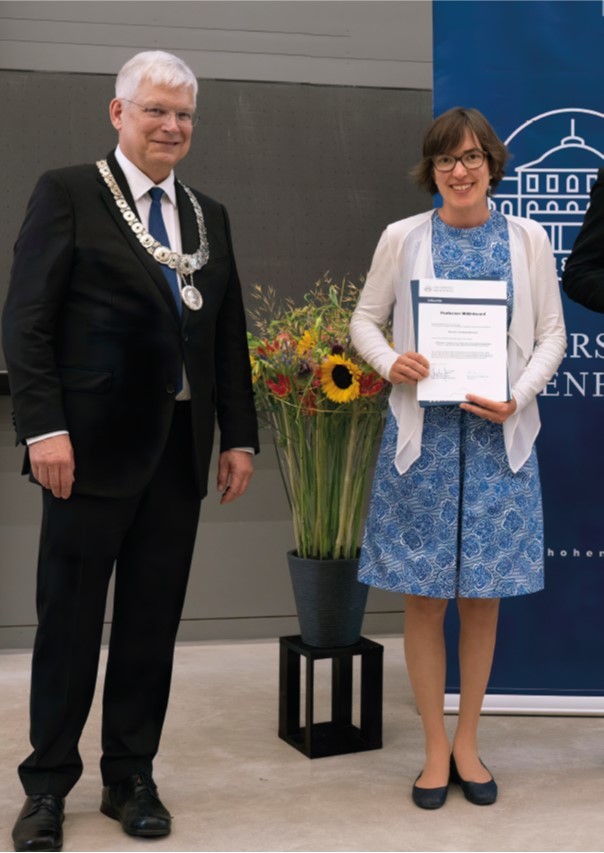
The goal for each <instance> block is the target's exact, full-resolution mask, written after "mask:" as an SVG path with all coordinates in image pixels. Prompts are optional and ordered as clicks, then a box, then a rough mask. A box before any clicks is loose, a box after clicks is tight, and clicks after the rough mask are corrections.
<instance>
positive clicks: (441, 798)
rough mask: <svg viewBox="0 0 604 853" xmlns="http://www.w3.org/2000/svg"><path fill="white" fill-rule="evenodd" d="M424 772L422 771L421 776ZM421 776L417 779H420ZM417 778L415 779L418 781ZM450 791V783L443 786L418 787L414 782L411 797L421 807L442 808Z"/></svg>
mask: <svg viewBox="0 0 604 853" xmlns="http://www.w3.org/2000/svg"><path fill="white" fill-rule="evenodd" d="M421 775H422V774H421V773H420V774H419V776H421ZM419 776H418V777H417V779H419ZM417 779H416V780H415V781H416V782H417ZM448 793H449V784H448V783H447V784H446V785H444V786H443V787H442V788H418V787H417V785H416V784H415V783H414V785H413V790H412V791H411V797H412V798H413V802H414V803H415V805H416V806H419V808H420V809H440V808H442V806H444V804H445V801H446V799H447V794H448Z"/></svg>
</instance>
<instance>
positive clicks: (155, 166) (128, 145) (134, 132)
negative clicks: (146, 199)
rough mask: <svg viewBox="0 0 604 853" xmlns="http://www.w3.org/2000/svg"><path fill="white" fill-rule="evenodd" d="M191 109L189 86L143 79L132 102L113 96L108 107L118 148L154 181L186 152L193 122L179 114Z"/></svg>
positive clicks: (158, 179)
mask: <svg viewBox="0 0 604 853" xmlns="http://www.w3.org/2000/svg"><path fill="white" fill-rule="evenodd" d="M194 112H195V101H194V99H193V91H192V89H191V88H190V87H189V86H183V87H182V88H178V89H171V88H168V87H167V86H155V85H153V84H152V83H150V82H148V81H146V80H143V82H142V83H141V85H140V86H139V88H138V91H137V92H136V95H135V96H134V98H133V99H132V101H129V100H126V98H114V100H113V101H111V104H110V106H109V115H110V117H111V123H112V124H113V126H114V127H115V129H116V130H117V131H118V133H119V140H120V148H121V149H122V151H123V152H124V154H125V155H126V157H127V158H128V159H129V160H130V161H131V162H132V163H134V165H135V166H138V168H139V169H140V170H141V172H144V173H145V175H147V176H148V177H149V178H151V180H152V181H153V182H154V183H156V184H158V183H160V182H161V181H163V180H164V178H166V177H167V176H168V175H169V173H170V171H171V170H172V169H173V168H174V166H175V165H176V164H177V163H178V162H180V160H182V159H183V157H185V156H186V155H187V153H188V151H189V148H190V147H191V137H192V135H193V125H192V124H191V123H190V122H187V121H182V117H183V116H184V115H185V114H187V113H188V114H190V115H191V114H193V113H194ZM154 113H158V114H159V117H158V115H157V114H156V115H154Z"/></svg>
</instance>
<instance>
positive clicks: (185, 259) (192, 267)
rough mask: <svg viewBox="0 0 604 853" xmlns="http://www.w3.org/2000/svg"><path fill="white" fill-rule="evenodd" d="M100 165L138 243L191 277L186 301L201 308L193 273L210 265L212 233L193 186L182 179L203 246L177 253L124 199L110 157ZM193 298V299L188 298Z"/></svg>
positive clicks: (185, 297) (195, 307)
mask: <svg viewBox="0 0 604 853" xmlns="http://www.w3.org/2000/svg"><path fill="white" fill-rule="evenodd" d="M96 165H97V168H98V170H99V172H100V174H101V177H102V178H103V180H104V181H105V183H106V184H107V186H108V187H109V189H110V191H111V194H112V195H113V198H114V200H115V203H116V205H117V207H118V209H119V211H120V213H121V214H122V216H123V217H124V219H125V221H126V222H127V223H128V225H129V226H130V229H131V230H132V232H133V234H134V235H135V237H136V239H137V240H138V242H139V243H140V244H141V246H143V248H145V249H146V250H147V252H148V253H149V254H150V255H151V256H152V257H153V258H154V259H155V260H156V261H157V262H158V263H160V264H165V265H166V266H168V267H170V268H171V269H173V270H176V271H177V272H178V273H179V274H180V275H181V276H182V277H183V279H184V277H185V276H187V275H188V276H190V279H189V280H190V284H188V285H187V286H186V287H185V288H183V291H182V297H183V301H184V302H185V304H187V305H188V307H189V308H191V309H192V310H198V309H199V308H201V304H198V300H196V299H194V298H191V297H192V296H194V295H198V294H199V291H198V290H197V289H196V288H195V287H193V273H195V272H197V270H200V269H201V268H202V267H203V266H205V265H206V264H207V262H208V261H209V259H210V249H209V246H208V236H207V232H206V226H205V222H204V219H203V212H202V210H201V207H200V206H199V202H198V201H197V199H196V198H195V196H194V195H193V193H192V192H191V190H190V189H189V187H187V186H185V184H183V183H181V182H180V181H179V184H180V185H181V187H182V188H183V190H184V191H185V192H186V194H187V196H188V197H189V200H190V201H191V204H192V205H193V211H194V212H195V219H196V221H197V233H198V234H199V248H198V249H197V251H196V252H195V254H193V255H185V254H181V253H180V252H175V251H173V250H172V249H170V248H169V247H168V246H162V244H161V243H160V242H158V241H157V240H156V239H155V238H154V237H153V236H152V235H151V234H149V232H148V231H147V229H146V228H145V226H144V225H143V223H142V222H141V221H140V219H139V218H138V217H137V215H136V214H135V213H134V211H133V210H132V208H131V207H130V205H129V204H128V202H127V201H126V199H125V198H124V194H123V193H122V191H121V189H120V188H119V185H118V183H117V181H116V180H115V178H114V177H113V174H112V172H111V169H110V168H109V165H108V163H107V161H106V160H97V163H96ZM191 291H195V294H192V293H191ZM187 297H189V298H187ZM200 301H201V297H199V303H200Z"/></svg>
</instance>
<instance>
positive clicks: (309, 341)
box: [297, 329, 317, 356]
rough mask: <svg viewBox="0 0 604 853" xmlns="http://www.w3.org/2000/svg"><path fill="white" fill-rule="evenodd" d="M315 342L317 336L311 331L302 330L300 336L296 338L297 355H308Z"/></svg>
mask: <svg viewBox="0 0 604 853" xmlns="http://www.w3.org/2000/svg"><path fill="white" fill-rule="evenodd" d="M316 343H317V336H316V334H313V333H312V332H309V331H308V329H307V330H306V331H305V332H304V334H303V335H302V337H301V338H300V339H299V340H298V346H297V350H298V355H300V356H305V355H309V353H311V352H312V350H313V348H314V346H315V344H316Z"/></svg>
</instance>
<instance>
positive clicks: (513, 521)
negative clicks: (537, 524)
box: [503, 509, 524, 533]
mask: <svg viewBox="0 0 604 853" xmlns="http://www.w3.org/2000/svg"><path fill="white" fill-rule="evenodd" d="M523 527H524V519H523V518H522V516H521V515H520V513H519V512H516V510H515V509H511V510H509V511H508V512H506V514H505V516H504V519H503V528H504V530H507V531H508V533H516V532H517V531H518V530H521V529H522V528H523Z"/></svg>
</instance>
